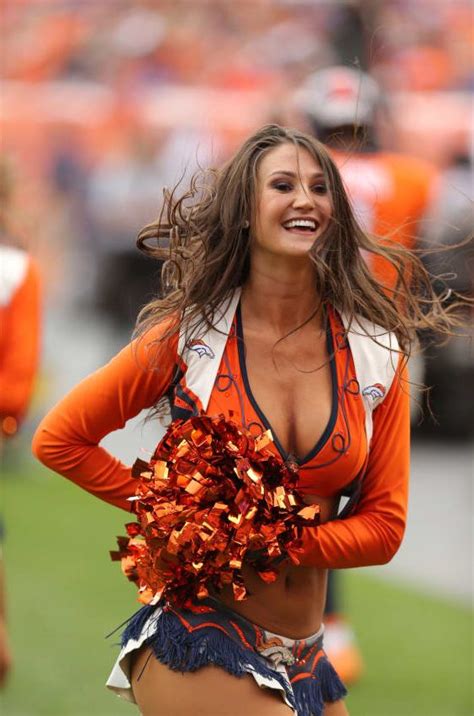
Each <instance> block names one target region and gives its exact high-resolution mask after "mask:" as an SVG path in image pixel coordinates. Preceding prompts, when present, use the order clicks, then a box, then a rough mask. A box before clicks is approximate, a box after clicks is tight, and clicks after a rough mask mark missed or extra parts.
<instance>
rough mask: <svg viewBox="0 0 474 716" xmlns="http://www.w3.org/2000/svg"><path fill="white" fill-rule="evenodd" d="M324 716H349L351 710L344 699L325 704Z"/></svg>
mask: <svg viewBox="0 0 474 716" xmlns="http://www.w3.org/2000/svg"><path fill="white" fill-rule="evenodd" d="M323 716H349V711H348V710H347V706H346V704H345V703H344V701H342V700H341V701H335V702H334V703H333V704H325V705H324V709H323Z"/></svg>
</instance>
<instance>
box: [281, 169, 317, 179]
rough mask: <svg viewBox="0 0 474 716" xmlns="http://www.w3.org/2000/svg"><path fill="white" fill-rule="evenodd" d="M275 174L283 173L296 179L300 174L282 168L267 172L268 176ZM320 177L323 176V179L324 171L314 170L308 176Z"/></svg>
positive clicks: (312, 177)
mask: <svg viewBox="0 0 474 716" xmlns="http://www.w3.org/2000/svg"><path fill="white" fill-rule="evenodd" d="M275 174H279V175H280V176H282V175H283V176H287V177H291V178H292V179H297V178H298V177H299V176H300V175H299V174H295V172H289V171H286V170H284V169H277V170H276V171H274V172H272V173H271V174H269V176H270V177H272V176H274V175H275ZM320 177H323V179H324V173H323V172H315V173H314V174H311V175H310V178H311V179H319V178H320Z"/></svg>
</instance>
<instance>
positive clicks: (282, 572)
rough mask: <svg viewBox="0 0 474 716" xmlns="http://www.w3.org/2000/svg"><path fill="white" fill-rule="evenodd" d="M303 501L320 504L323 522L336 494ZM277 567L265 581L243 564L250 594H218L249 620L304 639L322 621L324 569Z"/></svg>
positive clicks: (335, 504) (334, 507)
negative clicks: (241, 596)
mask: <svg viewBox="0 0 474 716" xmlns="http://www.w3.org/2000/svg"><path fill="white" fill-rule="evenodd" d="M305 502H307V503H308V504H315V503H316V504H318V505H319V506H320V509H321V523H324V522H327V521H329V520H330V519H332V518H334V517H335V513H336V511H337V507H338V502H339V501H338V498H337V497H333V498H319V497H317V496H316V495H311V496H309V495H306V496H305ZM278 571H279V576H278V577H277V579H276V580H275V581H274V582H271V583H270V584H267V583H266V582H264V581H263V580H262V579H261V578H260V577H259V575H258V574H257V572H256V570H255V569H254V568H253V567H251V566H250V565H248V564H244V566H243V569H242V572H243V577H244V582H245V586H246V588H247V590H248V592H249V595H250V596H248V597H247V598H246V599H244V600H243V601H240V602H238V601H236V600H235V599H234V598H233V595H232V592H231V590H230V589H226V590H224V591H222V592H221V594H220V595H219V598H220V600H221V601H222V602H223V603H224V604H225V605H226V606H228V607H229V608H230V609H232V610H233V611H235V612H237V613H238V614H241V615H242V616H243V617H245V618H246V619H248V620H249V621H251V622H253V624H257V625H258V626H261V627H263V628H264V629H268V631H272V632H274V633H276V634H279V635H281V636H287V637H290V638H291V639H304V638H306V637H308V636H310V635H311V634H314V633H315V632H317V631H318V629H319V628H320V626H321V623H322V618H323V612H324V605H325V601H326V586H327V569H318V568H316V567H298V566H296V565H294V564H291V563H290V562H289V561H285V562H283V564H281V565H280V567H279V568H278Z"/></svg>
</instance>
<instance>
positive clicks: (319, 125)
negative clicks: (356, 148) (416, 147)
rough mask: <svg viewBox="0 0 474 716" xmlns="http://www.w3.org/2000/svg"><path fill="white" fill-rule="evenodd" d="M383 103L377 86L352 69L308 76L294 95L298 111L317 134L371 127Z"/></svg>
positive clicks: (322, 72) (334, 68)
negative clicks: (349, 128) (327, 131)
mask: <svg viewBox="0 0 474 716" xmlns="http://www.w3.org/2000/svg"><path fill="white" fill-rule="evenodd" d="M381 103H382V92H381V90H380V88H379V85H378V84H377V82H376V81H375V80H374V79H373V78H372V77H370V76H369V75H367V74H366V73H364V72H362V71H360V70H356V69H353V68H352V67H343V66H341V67H326V68H325V69H322V70H317V71H316V72H313V73H312V74H310V75H309V76H308V77H307V78H306V80H305V81H304V83H303V84H302V86H301V87H300V88H299V89H298V90H297V92H296V95H295V104H296V107H297V109H298V110H299V111H300V112H302V113H303V114H304V115H306V117H307V118H308V119H309V120H310V122H311V124H312V125H313V128H315V129H316V130H324V129H334V128H335V127H348V126H351V127H354V126H356V127H364V126H371V125H373V124H374V121H375V117H376V114H377V111H378V109H379V108H380V105H381Z"/></svg>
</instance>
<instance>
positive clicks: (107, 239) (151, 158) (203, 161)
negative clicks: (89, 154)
mask: <svg viewBox="0 0 474 716" xmlns="http://www.w3.org/2000/svg"><path fill="white" fill-rule="evenodd" d="M212 151H213V148H212V147H211V145H210V141H209V138H208V137H207V136H206V135H205V134H204V133H203V132H198V131H196V130H192V129H187V128H185V127H183V128H177V129H173V130H167V129H160V130H153V128H151V127H147V126H144V125H143V124H142V123H141V122H135V121H134V122H132V123H131V125H130V126H129V127H128V130H127V132H126V133H125V137H124V141H123V142H122V143H121V144H120V145H119V146H117V147H115V148H113V149H111V150H110V151H109V152H107V153H106V154H105V155H104V156H103V157H101V158H100V160H99V161H98V162H97V163H96V165H95V166H94V167H93V169H92V171H91V174H90V178H89V184H88V188H87V210H88V218H89V222H90V225H91V230H92V243H93V246H94V248H95V251H96V256H97V262H98V265H97V267H96V301H97V306H98V308H99V309H101V310H102V311H103V312H104V314H105V316H106V317H107V318H108V319H109V321H110V323H111V325H112V326H113V327H114V329H115V330H116V331H117V332H118V333H119V335H120V336H121V337H122V338H123V336H124V335H125V334H126V335H129V334H130V330H131V328H132V326H133V324H134V322H135V319H136V317H137V314H138V312H139V310H140V308H141V307H142V306H143V305H144V304H145V303H146V302H148V301H149V300H150V299H151V298H152V297H153V296H154V295H156V294H157V292H158V290H159V283H160V271H159V265H158V264H157V263H156V262H155V261H151V260H150V259H149V258H148V257H147V256H144V255H143V254H140V253H139V252H137V251H136V250H135V249H134V247H133V244H132V241H131V237H132V236H135V235H136V234H137V231H138V227H139V225H140V222H142V221H143V217H147V216H148V217H149V219H151V218H152V217H153V216H155V215H156V214H157V213H159V210H160V207H161V204H162V201H163V197H162V194H161V193H160V191H159V190H158V187H160V186H174V185H175V184H176V183H177V182H178V181H180V180H181V181H185V179H186V177H188V178H189V176H190V175H191V174H192V173H193V172H194V171H195V170H196V167H197V166H198V165H202V166H206V165H207V164H208V162H209V159H210V155H211V152H212ZM185 158H186V159H185ZM125 289H126V290H125Z"/></svg>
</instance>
